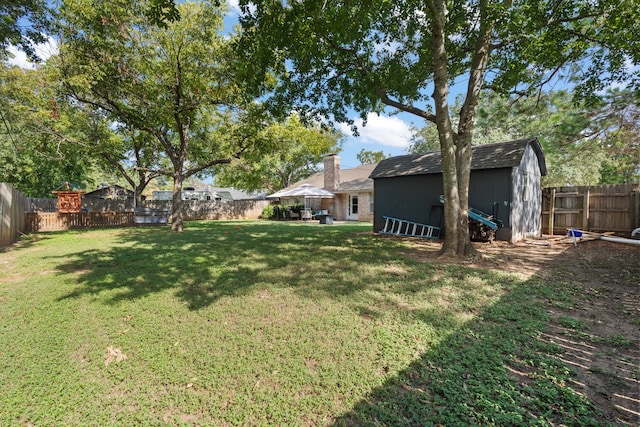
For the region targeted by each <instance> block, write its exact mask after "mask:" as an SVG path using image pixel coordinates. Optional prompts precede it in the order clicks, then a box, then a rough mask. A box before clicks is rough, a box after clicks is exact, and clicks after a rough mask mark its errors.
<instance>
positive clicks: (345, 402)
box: [0, 221, 640, 426]
mask: <svg viewBox="0 0 640 427" xmlns="http://www.w3.org/2000/svg"><path fill="white" fill-rule="evenodd" d="M438 248H439V244H438V243H437V242H431V241H426V240H418V239H409V238H396V237H383V236H379V235H374V234H373V233H371V224H366V223H349V224H334V225H319V224H316V223H314V224H309V223H301V222H286V223H285V222H269V221H200V222H187V223H186V226H185V231H184V232H183V233H172V232H170V231H169V229H168V228H167V227H164V226H160V227H150V228H120V229H94V230H82V231H66V232H56V233H41V234H34V235H30V236H26V237H24V238H23V239H22V240H21V241H20V242H19V243H18V244H16V245H14V246H12V247H10V248H7V249H4V250H1V251H0V328H1V330H0V366H1V367H2V369H1V370H0V425H34V426H40V425H101V426H103V425H134V424H135V425H138V424H143V425H147V424H148V425H202V426H205V425H206V426H225V425H252V426H253V425H296V426H317V425H338V426H341V425H348V426H352V425H372V426H373V425H385V426H399V425H406V426H415V425H425V426H426V425H444V426H451V425H559V424H564V425H640V367H639V366H640V351H639V350H638V348H639V347H640V284H639V282H640V251H638V248H637V246H628V245H623V244H615V243H606V242H602V241H592V242H584V243H580V244H579V245H577V246H573V245H566V244H565V245H560V244H554V245H551V246H540V245H534V244H525V243H522V244H518V245H508V244H504V243H500V242H496V243H494V244H484V243H482V244H481V243H479V244H477V248H478V250H479V253H480V255H481V256H478V257H476V258H474V260H473V261H471V262H468V263H452V262H446V261H443V260H440V259H438V258H437V257H436V254H437V250H438Z"/></svg>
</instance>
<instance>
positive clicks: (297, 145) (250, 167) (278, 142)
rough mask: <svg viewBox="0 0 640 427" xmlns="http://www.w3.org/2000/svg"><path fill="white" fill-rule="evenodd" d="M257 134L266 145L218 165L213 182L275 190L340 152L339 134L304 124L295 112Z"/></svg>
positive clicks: (286, 185) (252, 188)
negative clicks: (259, 149)
mask: <svg viewBox="0 0 640 427" xmlns="http://www.w3.org/2000/svg"><path fill="white" fill-rule="evenodd" d="M257 138H259V139H260V140H261V141H262V144H263V146H264V147H265V148H268V149H267V150H264V151H262V150H261V151H260V152H255V153H246V154H245V155H243V156H242V157H241V158H239V159H235V160H234V161H232V162H231V163H230V164H228V165H223V166H221V167H220V168H218V169H217V171H216V176H215V182H216V185H219V186H223V187H225V186H228V187H236V188H241V189H244V190H247V191H259V190H267V191H269V192H275V191H277V190H280V189H282V188H285V187H288V186H290V185H292V184H293V183H295V182H297V181H300V180H302V179H304V178H307V177H309V176H310V175H312V174H314V173H316V172H318V170H319V168H318V165H319V164H320V163H321V162H322V159H323V158H324V157H326V156H327V155H328V154H335V153H338V152H340V150H341V145H342V143H341V138H342V135H341V134H339V133H337V132H334V131H328V130H325V129H322V127H321V126H320V125H318V124H316V125H306V124H304V123H303V122H302V121H301V120H300V117H299V116H298V115H297V114H292V115H290V116H289V117H288V118H287V119H286V120H285V121H284V122H273V123H272V124H271V125H269V126H267V127H265V129H264V130H262V131H261V132H260V133H259V135H258V136H257ZM252 154H255V155H252Z"/></svg>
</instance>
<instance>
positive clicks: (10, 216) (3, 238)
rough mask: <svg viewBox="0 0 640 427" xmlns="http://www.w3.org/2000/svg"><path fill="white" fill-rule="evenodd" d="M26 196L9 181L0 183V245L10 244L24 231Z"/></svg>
mask: <svg viewBox="0 0 640 427" xmlns="http://www.w3.org/2000/svg"><path fill="white" fill-rule="evenodd" d="M23 199H24V196H23V195H22V193H20V192H19V191H18V190H16V189H15V187H14V186H13V185H11V184H9V183H6V182H2V183H0V247H4V246H9V245H11V244H12V243H14V242H15V241H16V239H17V238H18V234H19V233H21V232H23V231H24V204H23Z"/></svg>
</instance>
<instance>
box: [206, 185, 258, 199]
mask: <svg viewBox="0 0 640 427" xmlns="http://www.w3.org/2000/svg"><path fill="white" fill-rule="evenodd" d="M207 190H208V191H211V192H213V193H218V194H221V195H222V194H224V193H228V194H230V195H231V198H232V199H233V200H250V199H252V200H255V199H264V194H265V193H247V192H245V191H242V190H237V189H235V188H225V187H208V188H206V189H204V190H201V191H207Z"/></svg>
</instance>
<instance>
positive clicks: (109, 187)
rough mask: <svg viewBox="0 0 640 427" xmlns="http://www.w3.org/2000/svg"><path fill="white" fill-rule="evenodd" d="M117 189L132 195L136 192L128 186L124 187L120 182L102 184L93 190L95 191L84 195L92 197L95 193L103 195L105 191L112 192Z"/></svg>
mask: <svg viewBox="0 0 640 427" xmlns="http://www.w3.org/2000/svg"><path fill="white" fill-rule="evenodd" d="M115 191H119V192H122V193H126V194H129V195H131V196H133V194H134V193H133V191H132V190H130V189H128V188H125V187H123V186H121V185H118V184H112V185H104V186H100V187H99V188H98V189H97V190H93V191H89V192H87V193H85V195H84V196H85V197H91V196H94V195H101V194H104V193H111V192H115Z"/></svg>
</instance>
